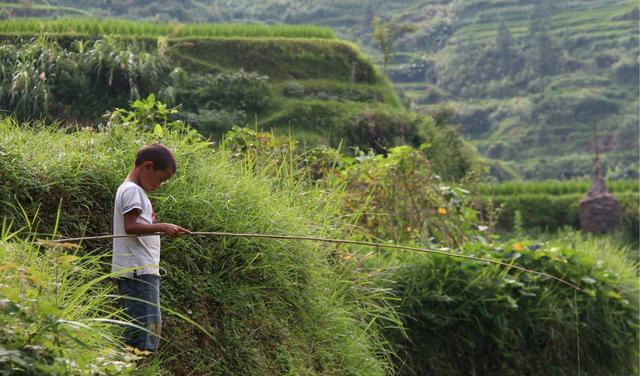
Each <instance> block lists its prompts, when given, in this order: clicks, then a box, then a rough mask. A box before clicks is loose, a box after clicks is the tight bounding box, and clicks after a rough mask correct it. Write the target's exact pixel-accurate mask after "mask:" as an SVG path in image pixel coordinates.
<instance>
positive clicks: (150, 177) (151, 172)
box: [140, 161, 173, 192]
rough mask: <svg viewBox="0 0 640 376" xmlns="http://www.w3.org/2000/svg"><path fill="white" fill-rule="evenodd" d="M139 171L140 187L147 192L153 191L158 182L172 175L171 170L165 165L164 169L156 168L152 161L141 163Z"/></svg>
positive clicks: (160, 182)
mask: <svg viewBox="0 0 640 376" xmlns="http://www.w3.org/2000/svg"><path fill="white" fill-rule="evenodd" d="M140 167H142V169H141V172H140V185H141V186H142V189H144V190H145V191H147V192H153V191H155V190H156V189H158V187H160V184H162V183H164V182H165V181H167V180H169V178H171V176H173V170H172V169H171V168H169V167H167V168H166V169H164V170H156V169H155V168H154V166H153V162H151V161H146V162H144V163H143V164H142V166H140Z"/></svg>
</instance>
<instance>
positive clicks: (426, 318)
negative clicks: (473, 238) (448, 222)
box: [371, 233, 639, 375]
mask: <svg viewBox="0 0 640 376" xmlns="http://www.w3.org/2000/svg"><path fill="white" fill-rule="evenodd" d="M464 252H465V253H471V254H473V255H475V256H480V257H488V258H491V259H495V260H499V261H502V262H505V263H516V264H517V265H519V266H522V267H525V268H530V269H534V270H537V271H543V272H546V273H550V274H552V275H557V276H561V277H562V278H563V279H565V280H567V281H569V282H571V283H574V284H576V285H578V286H580V287H581V288H582V289H584V291H576V292H575V293H574V290H573V289H572V288H570V287H568V286H566V285H560V284H558V283H557V282H555V281H552V280H550V279H548V278H545V277H541V276H537V275H533V274H528V273H521V272H518V271H515V270H505V268H504V267H500V266H496V265H488V264H478V263H473V262H468V261H460V260H456V259H453V258H448V257H442V256H439V255H422V254H412V255H391V254H390V255H388V256H387V257H386V258H387V260H388V261H386V263H385V264H383V265H386V266H387V267H389V271H388V272H387V273H385V274H382V275H381V276H380V278H381V279H383V280H387V281H394V282H388V283H386V285H387V286H389V287H391V288H393V290H394V292H395V293H396V294H397V296H398V298H400V299H401V301H400V303H399V306H398V311H399V312H400V313H401V314H402V317H404V323H405V326H406V328H407V334H408V335H409V338H408V339H407V340H404V339H403V338H401V337H400V336H397V335H395V336H394V333H393V332H392V331H390V332H389V335H390V336H392V338H393V339H392V341H393V342H394V343H395V345H396V349H397V351H398V353H399V360H398V363H399V364H400V365H401V367H402V368H401V370H400V374H403V375H404V374H406V375H424V374H437V375H459V374H474V373H475V374H501V375H521V374H538V373H539V372H543V373H549V374H557V375H572V374H575V373H576V372H578V359H577V354H578V350H577V341H579V347H580V350H579V354H580V371H581V372H582V373H594V374H633V373H635V372H637V364H638V353H637V346H638V343H639V338H638V319H637V317H638V314H639V312H638V285H637V274H636V273H637V264H634V263H633V262H630V261H629V260H628V259H627V258H626V255H625V254H624V250H621V249H620V248H618V246H617V245H616V244H612V243H609V242H607V241H606V240H598V239H596V238H591V237H583V236H581V235H579V234H574V233H563V234H562V235H561V236H560V237H559V238H558V239H556V240H553V241H549V242H545V243H536V242H532V241H520V242H515V243H511V244H509V243H502V244H501V243H496V244H492V245H482V244H473V243H469V244H467V246H466V247H465V250H464ZM371 264H374V263H371ZM576 304H577V306H576ZM577 330H579V333H578V332H577Z"/></svg>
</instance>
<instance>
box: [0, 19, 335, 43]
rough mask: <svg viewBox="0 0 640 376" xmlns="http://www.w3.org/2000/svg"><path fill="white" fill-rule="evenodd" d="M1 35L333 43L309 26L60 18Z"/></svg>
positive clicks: (26, 22) (329, 33)
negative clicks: (238, 39)
mask: <svg viewBox="0 0 640 376" xmlns="http://www.w3.org/2000/svg"><path fill="white" fill-rule="evenodd" d="M0 34H4V35H21V36H24V35H42V34H51V35H69V36H80V35H84V36H100V35H110V34H117V35H122V36H133V37H172V38H202V37H206V38H208V37H215V38H226V37H234V38H237V37H244V38H319V39H335V38H336V35H335V33H334V32H333V30H331V29H330V28H327V27H320V26H313V25H265V24H168V23H156V22H141V21H128V20H118V19H108V20H98V19H81V18H63V19H57V20H48V19H36V18H19V19H16V18H14V19H5V20H2V21H0Z"/></svg>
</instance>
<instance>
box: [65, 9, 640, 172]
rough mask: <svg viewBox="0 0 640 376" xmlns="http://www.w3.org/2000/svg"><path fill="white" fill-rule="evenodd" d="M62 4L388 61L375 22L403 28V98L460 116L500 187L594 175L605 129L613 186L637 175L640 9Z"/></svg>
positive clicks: (399, 59) (398, 65) (398, 69)
mask: <svg viewBox="0 0 640 376" xmlns="http://www.w3.org/2000/svg"><path fill="white" fill-rule="evenodd" d="M56 3H57V4H60V5H70V4H71V3H74V4H75V6H77V7H79V8H82V9H84V10H88V11H90V12H93V13H94V14H96V15H110V16H118V17H129V18H148V19H151V18H156V19H175V20H181V21H185V20H198V21H210V22H211V21H212V22H220V21H237V20H245V21H262V22H284V23H315V24H321V25H327V26H330V27H332V28H333V29H335V30H336V32H337V33H338V34H339V35H340V36H341V37H344V38H346V39H349V40H352V41H355V42H356V43H358V44H359V45H361V46H362V48H363V49H364V51H365V52H367V53H371V54H375V55H376V56H378V61H379V60H380V59H379V57H380V54H379V53H377V50H376V45H375V43H374V42H373V41H372V39H371V26H370V25H371V20H372V18H373V16H374V15H380V16H383V17H390V16H397V17H399V18H400V19H401V21H402V22H406V23H411V24H414V25H416V26H417V29H416V31H415V32H413V33H410V34H407V35H405V36H403V37H402V38H401V39H400V40H399V41H398V43H397V44H396V50H397V51H398V53H397V54H396V56H395V58H394V59H393V61H392V64H391V65H390V69H389V72H388V73H389V76H390V77H391V78H392V80H393V81H394V82H396V87H397V89H398V91H399V92H400V93H401V94H403V96H405V97H406V98H407V99H408V100H410V101H411V102H412V103H413V106H414V108H415V109H417V110H419V111H424V112H426V113H429V112H430V111H432V110H433V108H434V106H437V105H440V104H442V103H448V104H450V106H451V107H452V108H453V109H454V111H455V113H456V116H455V117H454V120H455V121H456V122H457V123H459V124H460V126H459V129H460V130H461V131H462V132H463V133H464V134H465V135H466V136H467V137H468V138H469V139H471V140H472V141H473V142H474V143H475V144H476V145H477V147H478V150H479V151H480V152H481V153H482V154H484V155H486V156H487V157H489V158H492V159H494V160H495V161H497V163H496V164H495V165H494V166H495V167H496V170H494V173H495V175H496V176H498V177H509V176H511V177H514V176H520V177H525V178H571V177H577V176H584V175H587V174H589V173H590V171H591V169H592V156H593V146H592V140H593V128H594V127H597V131H598V134H599V136H600V151H601V152H603V153H604V160H605V170H606V171H608V174H609V177H611V178H624V177H637V174H638V165H637V161H638V158H639V155H638V142H637V140H638V136H639V134H638V127H637V124H638V121H639V120H638V119H639V118H638V104H639V103H638V96H639V93H638V83H639V82H638V80H639V79H638V74H637V72H638V15H639V12H638V7H637V3H636V2H634V1H629V0H589V1H567V2H559V3H558V2H550V1H546V0H545V1H532V0H519V1H486V0H474V1H451V0H440V1H435V0H434V1H417V0H404V1H395V2H392V3H389V2H383V1H379V0H369V1H365V2H361V1H340V2H338V1H331V0H311V1H304V2H297V1H296V2H294V1H289V0H278V1H275V0H269V1H267V0H263V1H251V2H249V1H234V2H229V3H226V4H222V3H219V2H214V1H209V0H202V1H187V2H184V4H181V5H180V6H178V5H176V4H173V3H172V2H168V1H167V2H154V3H147V2H142V1H139V2H132V1H119V0H114V1H111V2H108V3H102V2H100V3H99V2H96V1H89V0H83V1H74V2H68V1H58V2H56ZM536 4H537V5H536ZM501 25H504V26H503V27H502V28H501ZM500 30H502V33H499V31H500ZM499 35H500V36H501V38H502V39H499V38H498V36H499ZM500 43H502V44H500ZM505 43H506V44H505ZM505 46H506V48H507V51H508V52H509V54H502V55H501V54H500V53H499V51H503V52H504V51H505V50H504V48H505ZM501 56H502V58H503V60H502V65H501V64H500V62H499V61H498V60H499V59H500V58H501ZM496 59H498V60H496ZM504 162H506V163H504Z"/></svg>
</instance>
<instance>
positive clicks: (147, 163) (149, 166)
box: [142, 161, 153, 170]
mask: <svg viewBox="0 0 640 376" xmlns="http://www.w3.org/2000/svg"><path fill="white" fill-rule="evenodd" d="M142 168H144V169H145V170H153V162H152V161H144V162H142Z"/></svg>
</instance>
